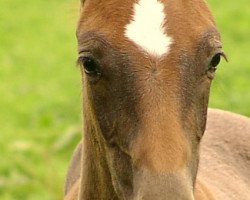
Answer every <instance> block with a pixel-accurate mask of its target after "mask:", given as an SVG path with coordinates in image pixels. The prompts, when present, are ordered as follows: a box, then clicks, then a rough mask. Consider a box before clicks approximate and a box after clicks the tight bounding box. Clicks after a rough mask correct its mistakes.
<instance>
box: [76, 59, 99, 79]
mask: <svg viewBox="0 0 250 200" xmlns="http://www.w3.org/2000/svg"><path fill="white" fill-rule="evenodd" d="M78 62H79V63H80V65H81V66H82V67H83V68H84V71H85V73H86V74H88V75H91V76H94V75H100V71H99V67H98V64H97V62H96V61H95V60H94V59H93V58H91V57H80V58H79V61H78Z"/></svg>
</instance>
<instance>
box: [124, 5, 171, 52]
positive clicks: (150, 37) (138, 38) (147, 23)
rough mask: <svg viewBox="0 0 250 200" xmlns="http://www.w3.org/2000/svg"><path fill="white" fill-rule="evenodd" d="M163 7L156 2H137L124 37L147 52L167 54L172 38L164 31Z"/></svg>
mask: <svg viewBox="0 0 250 200" xmlns="http://www.w3.org/2000/svg"><path fill="white" fill-rule="evenodd" d="M165 18H166V16H165V13H164V5H163V4H162V3H161V2H159V1H158V0H139V2H138V3H135V5H134V16H133V19H132V21H131V22H130V23H129V24H128V25H127V26H126V30H125V36H126V37H127V38H129V39H130V40H132V41H133V42H135V43H136V44H137V45H139V46H140V47H142V48H143V49H144V50H146V51H147V52H149V53H151V54H154V55H157V56H162V55H163V54H167V53H168V52H169V49H170V45H171V43H172V38H171V37H169V36H168V35H167V34H166V31H165V30H164V27H163V25H164V22H165Z"/></svg>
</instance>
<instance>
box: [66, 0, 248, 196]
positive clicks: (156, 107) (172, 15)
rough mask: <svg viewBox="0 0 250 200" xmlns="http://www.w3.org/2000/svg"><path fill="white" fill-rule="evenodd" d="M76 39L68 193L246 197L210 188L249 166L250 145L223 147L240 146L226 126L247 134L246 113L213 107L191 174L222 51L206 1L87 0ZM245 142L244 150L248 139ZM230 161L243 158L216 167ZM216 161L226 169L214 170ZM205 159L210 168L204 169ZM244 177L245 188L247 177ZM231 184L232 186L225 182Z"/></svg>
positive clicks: (224, 181)
mask: <svg viewBox="0 0 250 200" xmlns="http://www.w3.org/2000/svg"><path fill="white" fill-rule="evenodd" d="M77 39H78V52H79V59H78V63H79V65H80V66H81V72H82V77H83V81H82V84H83V97H84V102H83V103H84V104H83V115H84V137H83V141H82V143H81V144H80V145H79V146H78V148H77V150H76V152H75V154H74V156H73V159H72V162H71V166H70V168H69V172H68V176H67V181H66V189H65V193H66V194H65V196H66V197H65V199H67V200H70V199H78V200H112V199H117V200H194V199H196V200H205V199H209V200H212V199H214V197H218V199H222V198H221V197H223V198H224V199H237V200H239V199H241V200H243V199H247V198H249V197H247V195H245V196H244V194H241V196H236V197H234V196H233V195H235V194H236V193H234V194H233V195H231V196H230V197H227V196H226V194H225V195H224V196H223V192H222V193H221V194H219V192H218V190H219V189H218V188H217V187H219V186H220V185H219V184H218V183H220V180H218V181H217V182H216V181H215V179H217V178H218V179H221V180H222V182H223V183H227V182H228V183H230V182H229V181H228V180H227V179H226V178H225V176H228V175H230V173H231V172H233V173H236V172H239V170H238V168H240V167H250V164H249V160H246V159H249V157H248V158H247V156H249V151H248V152H247V151H245V152H244V156H239V155H240V154H235V155H234V154H230V156H231V157H230V156H229V155H227V154H226V153H227V152H228V151H230V148H232V147H238V146H242V144H240V143H239V144H238V143H237V140H235V137H233V136H232V137H231V138H233V141H231V140H230V137H228V138H229V141H228V142H227V143H226V139H225V138H223V137H222V136H225V135H224V133H223V131H225V133H228V134H236V133H238V134H241V135H243V134H244V135H245V139H246V140H248V141H250V134H249V128H250V122H249V120H248V119H245V118H240V117H235V116H234V115H232V114H227V113H224V112H221V111H211V113H210V114H209V122H210V121H212V123H209V126H208V132H209V135H210V136H209V138H208V139H207V140H205V141H204V148H202V152H201V155H202V158H201V159H203V157H204V161H203V163H202V165H201V171H200V172H199V173H200V174H199V176H198V178H197V170H198V164H199V155H200V153H199V152H200V151H199V149H200V148H199V147H200V141H201V138H202V136H203V133H204V131H205V127H206V119H207V106H208V97H209V89H210V85H211V81H212V79H213V78H214V75H215V71H216V68H217V65H218V64H219V62H220V58H221V57H224V53H223V50H222V45H221V42H220V35H219V33H218V31H217V29H216V26H215V23H214V21H213V18H212V15H211V13H210V11H209V9H208V8H207V5H206V3H204V2H203V0H123V1H122V0H85V1H82V2H81V13H80V20H79V24H78V28H77ZM235 118H237V120H240V121H239V122H238V121H237V120H236V121H237V122H238V123H241V121H242V123H243V121H244V127H243V128H242V129H240V127H239V126H234V125H229V123H230V121H234V119H235ZM221 122H224V123H221ZM225 122H228V124H227V123H225ZM228 127H229V129H228ZM227 129H228V130H227ZM226 137H227V136H226ZM214 138H216V139H217V140H220V141H225V142H224V143H219V144H223V145H225V146H224V147H223V146H221V147H220V146H215V147H214V150H213V149H210V146H213V143H216V141H213V139H214ZM236 143H237V144H236ZM226 144H227V145H226ZM244 145H245V146H244V148H243V149H244V150H247V149H248V148H249V145H248V143H244ZM220 148H221V149H224V150H220ZM203 149H204V150H203ZM226 150H227V151H226ZM239 153H241V152H239ZM217 154H218V155H217ZM220 154H221V155H220ZM242 155H243V154H242ZM237 156H238V157H237ZM220 158H224V160H220ZM231 158H233V159H234V158H237V159H238V162H241V163H239V165H238V166H236V167H235V166H232V168H231V166H228V165H221V164H220V165H219V163H223V162H226V161H228V160H231ZM213 159H214V160H213ZM210 160H211V161H210ZM205 161H206V162H207V163H206V162H205ZM247 161H248V162H247ZM209 163H212V164H209ZM213 164H214V165H217V164H218V168H217V169H219V170H231V171H230V173H229V174H227V173H225V174H224V175H225V176H224V177H223V175H222V174H220V176H218V177H217V176H216V172H217V170H216V168H215V167H214V166H213ZM232 164H233V163H232ZM206 165H207V166H211V170H210V171H209V172H208V170H207V168H206ZM224 166H226V167H228V168H225V169H224V168H223V167H224ZM237 167H238V168H237ZM244 172H247V173H248V174H246V175H248V177H250V176H249V172H248V171H247V170H245V171H244ZM214 174H215V175H214ZM217 174H218V172H217ZM213 176H214V177H213ZM198 179H199V180H198ZM229 180H230V179H229ZM232 180H238V179H237V178H236V179H232ZM241 183H242V184H243V183H244V184H245V185H244V186H243V185H242V187H244V189H246V190H245V191H246V192H249V187H247V184H248V183H249V179H247V178H245V182H244V181H243V182H241ZM207 186H210V187H211V188H212V189H213V190H214V191H216V193H213V191H212V190H211V192H210V191H209V190H208V189H207V188H208V187H207ZM221 187H222V186H221ZM223 187H224V186H223ZM225 188H226V187H225ZM247 190H248V191H247ZM222 191H223V188H222ZM224 191H227V190H226V189H224ZM228 191H233V190H232V189H231V188H230V187H228ZM235 191H238V190H235ZM249 194H250V193H248V195H249ZM236 195H237V194H236ZM239 195H240V193H239ZM213 196H214V197H213ZM249 196H250V195H249Z"/></svg>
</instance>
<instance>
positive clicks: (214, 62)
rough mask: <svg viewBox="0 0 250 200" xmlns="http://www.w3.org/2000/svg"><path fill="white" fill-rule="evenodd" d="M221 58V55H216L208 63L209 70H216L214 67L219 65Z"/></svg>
mask: <svg viewBox="0 0 250 200" xmlns="http://www.w3.org/2000/svg"><path fill="white" fill-rule="evenodd" d="M221 56H222V54H221V53H217V54H215V55H214V57H213V58H212V60H211V63H210V69H213V70H216V67H217V66H218V65H219V64H220V60H221Z"/></svg>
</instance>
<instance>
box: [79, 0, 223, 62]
mask: <svg viewBox="0 0 250 200" xmlns="http://www.w3.org/2000/svg"><path fill="white" fill-rule="evenodd" d="M77 32H78V39H79V41H82V40H84V35H86V34H85V33H86V32H91V33H97V34H100V35H102V36H104V38H106V39H107V40H108V41H110V42H111V43H113V44H116V45H118V46H119V45H120V46H123V47H124V46H128V45H132V46H134V47H136V49H137V50H139V51H142V52H146V53H147V54H148V55H152V56H154V57H162V56H165V55H168V54H169V52H170V50H171V47H172V46H173V45H174V46H175V47H174V48H178V47H181V48H182V49H187V50H188V49H191V48H192V47H193V46H194V45H197V44H198V43H202V42H203V43H204V41H205V42H207V41H208V42H210V44H211V45H214V44H215V45H217V44H216V42H218V41H219V33H218V31H217V30H216V28H215V25H214V21H213V18H212V16H211V13H210V12H209V10H208V8H207V5H206V4H205V3H204V2H203V0H123V1H121V0H105V1H103V0H89V1H88V0H86V1H85V4H84V5H83V9H82V12H81V17H80V20H79V26H78V31H77ZM213 43H214V44H213Z"/></svg>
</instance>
